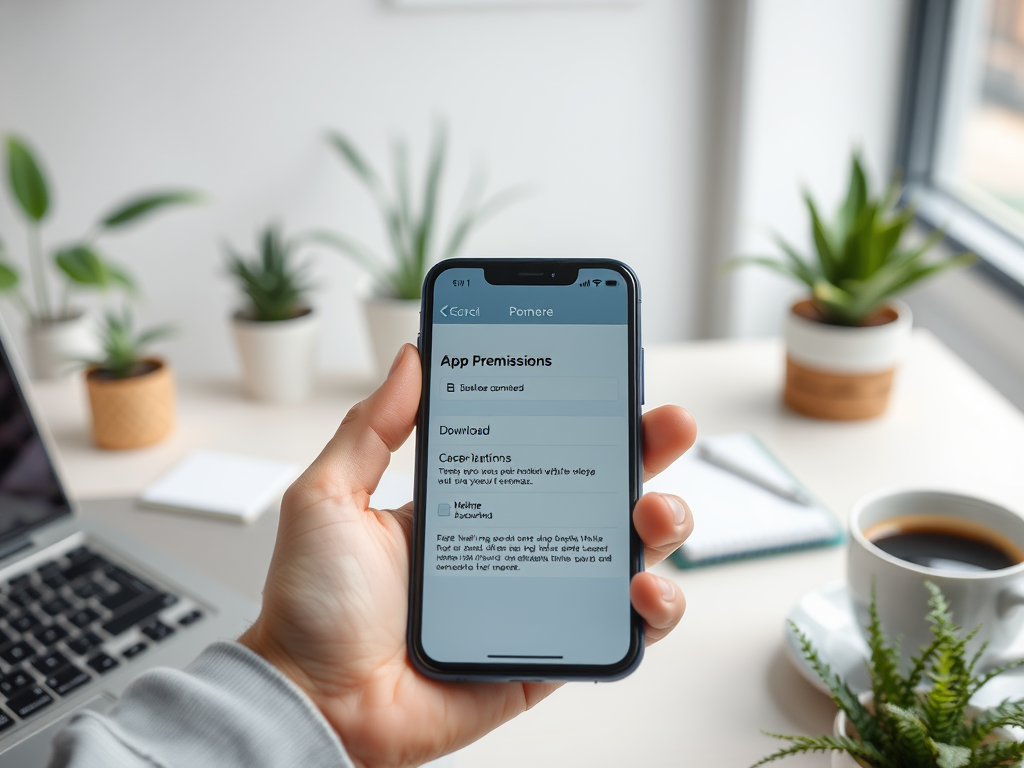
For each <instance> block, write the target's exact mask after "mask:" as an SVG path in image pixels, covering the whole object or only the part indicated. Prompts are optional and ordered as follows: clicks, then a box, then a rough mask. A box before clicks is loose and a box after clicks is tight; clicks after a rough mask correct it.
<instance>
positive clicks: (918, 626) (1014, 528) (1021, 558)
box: [846, 490, 1024, 663]
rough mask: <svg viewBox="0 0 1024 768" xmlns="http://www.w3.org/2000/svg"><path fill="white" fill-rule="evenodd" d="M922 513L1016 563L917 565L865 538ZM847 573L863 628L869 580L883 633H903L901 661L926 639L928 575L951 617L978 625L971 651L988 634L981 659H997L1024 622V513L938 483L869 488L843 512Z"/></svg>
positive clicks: (918, 517)
mask: <svg viewBox="0 0 1024 768" xmlns="http://www.w3.org/2000/svg"><path fill="white" fill-rule="evenodd" d="M922 518H928V519H929V520H934V521H935V525H934V528H935V529H945V530H954V531H959V532H962V533H963V535H965V536H969V537H973V538H982V539H984V540H985V541H989V542H992V543H994V544H996V545H997V546H998V547H999V548H1000V549H1002V550H1005V551H1006V552H1007V554H1008V555H1010V556H1011V557H1012V558H1013V559H1014V560H1016V561H1017V564H1016V565H1012V566H1009V567H1006V568H1001V569H999V570H990V571H965V570H957V569H955V568H952V567H931V566H923V565H918V564H916V563H912V562H908V561H907V560H902V559H900V558H898V557H895V556H894V555H891V554H889V553H888V552H885V551H884V550H882V549H881V548H880V547H878V546H876V545H875V544H874V543H872V541H871V540H870V538H869V537H873V538H876V539H877V538H878V537H879V536H878V533H876V532H880V531H882V530H884V529H885V528H889V529H890V530H895V529H900V530H903V529H905V527H919V526H920V525H921V524H922ZM915 524H916V525H915ZM846 578H847V582H848V586H849V591H850V598H851V600H852V601H853V607H854V611H855V613H856V616H857V621H858V624H859V625H860V627H861V628H862V630H863V628H864V627H865V625H866V624H867V622H868V618H869V606H870V605H871V590H872V584H874V588H875V593H876V595H877V600H878V613H879V617H880V619H881V622H882V627H883V628H884V630H885V632H886V634H887V635H888V636H889V638H890V639H894V638H895V637H897V636H902V637H903V643H902V649H903V659H904V661H906V660H907V659H909V658H910V656H913V655H915V654H917V653H918V651H919V649H920V647H921V646H923V645H927V644H928V643H929V642H931V640H932V639H933V635H932V633H931V628H930V627H931V625H930V624H929V622H928V621H927V615H928V597H929V593H928V591H927V589H926V588H925V586H924V582H926V581H931V582H933V583H934V584H936V585H937V586H938V587H939V589H941V590H942V593H943V595H945V597H946V599H947V600H948V601H949V604H950V607H951V609H952V612H953V621H954V623H956V624H957V625H959V626H960V627H962V628H964V630H965V631H969V630H972V629H974V628H975V627H976V626H978V625H979V624H980V625H982V630H981V631H980V632H979V633H978V635H977V636H976V637H975V639H974V641H973V642H972V643H971V646H969V648H968V650H969V651H970V652H972V653H973V652H974V650H975V649H976V648H978V647H979V646H980V644H981V643H982V642H983V641H987V642H988V644H989V645H988V650H987V651H986V653H985V657H984V659H983V662H987V663H998V662H999V661H1000V660H1001V658H1002V655H1003V652H1004V651H1006V650H1007V649H1008V648H1009V647H1010V646H1011V645H1012V644H1013V642H1014V641H1015V640H1016V639H1017V637H1018V636H1019V634H1020V632H1021V629H1022V628H1024V610H1021V606H1024V518H1022V517H1021V516H1020V515H1018V514H1017V513H1015V512H1013V511H1011V510H1009V509H1007V508H1006V507H1002V506H1000V505H998V504H993V503H992V502H989V501H985V500H983V499H978V498H975V497H973V496H964V495H961V494H957V493H949V492H945V491H927V490H899V491H879V492H876V493H873V494H871V495H869V496H866V497H865V498H863V499H861V500H860V501H858V502H857V503H856V504H855V505H854V507H853V511H852V512H851V513H850V541H849V555H848V558H847V565H846Z"/></svg>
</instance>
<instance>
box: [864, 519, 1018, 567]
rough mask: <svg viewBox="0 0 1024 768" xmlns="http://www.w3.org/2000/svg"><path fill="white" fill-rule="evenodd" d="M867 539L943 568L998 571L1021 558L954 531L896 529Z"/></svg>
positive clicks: (902, 556) (904, 556)
mask: <svg viewBox="0 0 1024 768" xmlns="http://www.w3.org/2000/svg"><path fill="white" fill-rule="evenodd" d="M871 542H872V543H873V544H874V545H875V546H876V547H878V548H879V549H881V550H884V551H885V552H888V553H889V554H890V555H892V556H893V557H898V558H899V559H900V560H906V561H907V562H908V563H914V564H916V565H923V566H925V567H927V568H939V569H941V570H944V571H998V570H999V569H1001V568H1009V567H1011V566H1013V565H1017V564H1018V563H1020V562H1021V558H1020V557H1017V556H1015V555H1014V554H1011V553H1010V552H1007V551H1006V549H1004V548H1003V547H1001V546H999V545H998V544H996V543H995V542H993V541H989V540H986V539H984V538H978V537H975V536H968V535H964V534H963V533H960V532H957V531H948V530H936V529H931V530H928V529H921V530H906V529H904V530H899V529H897V530H891V531H886V532H885V533H884V534H882V535H881V536H879V537H878V538H872V539H871Z"/></svg>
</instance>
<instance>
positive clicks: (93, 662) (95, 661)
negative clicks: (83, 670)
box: [88, 653, 120, 675]
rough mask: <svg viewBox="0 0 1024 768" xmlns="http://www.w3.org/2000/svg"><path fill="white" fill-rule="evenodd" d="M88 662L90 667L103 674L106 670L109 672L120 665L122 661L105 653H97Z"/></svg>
mask: <svg viewBox="0 0 1024 768" xmlns="http://www.w3.org/2000/svg"><path fill="white" fill-rule="evenodd" d="M88 664H89V666H90V667H92V668H93V669H95V670H96V671H97V672H99V673H100V674H101V675H102V674H104V673H105V672H109V671H110V670H112V669H113V668H114V667H116V666H118V665H119V664H120V662H119V661H118V660H117V659H115V658H114V657H112V656H108V655H107V654H105V653H97V654H96V655H95V656H93V657H92V658H91V659H89V661H88Z"/></svg>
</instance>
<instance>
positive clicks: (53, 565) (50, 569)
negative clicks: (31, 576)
mask: <svg viewBox="0 0 1024 768" xmlns="http://www.w3.org/2000/svg"><path fill="white" fill-rule="evenodd" d="M59 570H60V566H59V565H57V561H56V560H47V561H46V562H45V563H43V564H42V565H39V566H37V567H36V573H38V574H39V575H40V577H43V578H45V577H46V576H49V575H50V574H52V573H57V572H58V571H59Z"/></svg>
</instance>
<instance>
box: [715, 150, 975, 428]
mask: <svg viewBox="0 0 1024 768" xmlns="http://www.w3.org/2000/svg"><path fill="white" fill-rule="evenodd" d="M804 199H805V201H806V203H807V209H808V212H809V214H810V220H811V234H812V236H813V241H814V248H815V258H813V259H807V258H805V257H804V256H802V255H801V254H800V253H798V252H797V250H796V249H795V248H793V247H792V246H791V245H790V244H789V243H787V242H786V241H785V240H783V239H782V238H781V237H779V236H776V237H775V240H776V242H777V244H778V246H779V248H780V249H781V250H782V252H783V253H784V254H785V259H784V260H777V259H774V258H741V259H736V260H734V263H756V264H761V265H763V266H766V267H769V268H770V269H774V270H776V271H778V272H781V273H782V274H784V275H788V276H790V277H792V278H794V279H796V280H798V281H800V282H802V283H804V284H806V285H807V288H808V289H809V291H810V295H809V296H808V297H807V298H804V299H802V300H800V301H798V302H796V303H795V304H794V305H793V306H792V308H791V310H790V312H789V315H788V317H787V320H786V331H785V335H786V385H785V392H784V394H783V400H784V401H785V403H786V405H788V406H789V407H790V408H792V409H793V410H795V411H797V412H798V413H802V414H805V415H807V416H813V417H817V418H822V419H844V420H845V419H864V418H870V417H873V416H878V415H880V414H881V413H883V412H884V411H885V408H886V406H887V405H888V401H889V391H890V388H891V385H892V378H893V373H894V371H895V368H896V364H897V362H898V361H899V360H900V358H901V356H902V354H903V349H904V347H905V346H906V343H907V341H908V339H909V336H910V329H911V323H912V319H911V312H910V308H909V307H908V306H907V305H906V304H904V303H903V302H901V301H898V300H897V299H896V296H898V295H899V294H900V293H902V292H903V291H905V290H906V289H908V288H909V287H910V286H912V285H914V284H916V283H917V282H919V281H920V280H923V279H925V278H927V277H931V276H932V275H935V274H938V273H939V272H942V271H944V270H946V269H950V268H952V267H958V266H964V265H967V264H971V263H973V262H974V260H975V257H974V256H973V255H972V254H968V253H961V254H959V255H956V256H953V257H949V258H939V259H928V258H926V256H927V255H928V253H929V251H931V249H932V248H933V247H934V246H935V245H936V244H937V243H938V242H939V241H940V240H941V239H942V237H943V234H944V233H943V232H942V231H938V230H937V231H935V232H933V233H932V234H931V235H930V236H929V237H927V238H926V239H925V240H924V241H923V242H921V243H919V244H916V245H912V244H909V243H908V242H907V237H906V234H907V232H906V230H907V225H908V224H910V222H911V221H912V220H913V218H914V213H915V211H914V208H913V206H906V207H903V208H900V207H898V205H899V200H900V184H899V183H898V181H894V182H893V183H892V184H891V185H890V186H889V189H888V191H887V192H886V193H885V194H884V195H883V196H882V197H873V196H872V195H871V193H870V190H869V189H868V182H867V179H866V177H865V175H864V170H863V168H862V167H861V163H860V158H859V157H858V156H857V154H856V153H855V154H854V155H853V160H852V163H851V169H850V182H849V187H848V191H847V194H846V200H845V201H844V202H843V204H842V206H841V207H840V209H839V212H838V213H837V215H836V217H835V219H834V220H833V221H832V222H830V223H828V222H825V221H823V220H822V218H821V216H820V215H819V213H818V206H817V205H816V204H815V202H814V200H813V199H812V198H811V196H810V194H808V193H805V194H804Z"/></svg>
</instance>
